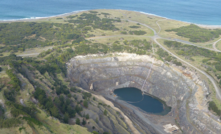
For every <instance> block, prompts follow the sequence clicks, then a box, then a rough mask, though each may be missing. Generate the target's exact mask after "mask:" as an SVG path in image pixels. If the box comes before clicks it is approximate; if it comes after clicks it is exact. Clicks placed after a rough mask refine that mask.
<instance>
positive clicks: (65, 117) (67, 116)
mask: <svg viewBox="0 0 221 134" xmlns="http://www.w3.org/2000/svg"><path fill="white" fill-rule="evenodd" d="M68 120H69V114H68V113H65V114H64V122H65V123H68Z"/></svg>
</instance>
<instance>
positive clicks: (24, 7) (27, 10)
mask: <svg viewBox="0 0 221 134" xmlns="http://www.w3.org/2000/svg"><path fill="white" fill-rule="evenodd" d="M220 7H221V1H220V0H185V1H184V0H1V1H0V20H17V19H27V18H38V17H49V16H55V15H60V14H64V13H69V12H73V11H78V10H91V9H123V10H131V11H140V12H145V13H150V14H155V15H158V16H162V17H166V18H170V19H175V20H180V21H185V22H191V23H196V24H204V25H221V8H220Z"/></svg>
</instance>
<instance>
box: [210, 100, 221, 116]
mask: <svg viewBox="0 0 221 134" xmlns="http://www.w3.org/2000/svg"><path fill="white" fill-rule="evenodd" d="M209 110H212V111H213V112H215V113H216V114H217V115H218V116H220V114H221V110H219V109H218V107H217V106H216V104H215V102H213V101H210V102H209Z"/></svg>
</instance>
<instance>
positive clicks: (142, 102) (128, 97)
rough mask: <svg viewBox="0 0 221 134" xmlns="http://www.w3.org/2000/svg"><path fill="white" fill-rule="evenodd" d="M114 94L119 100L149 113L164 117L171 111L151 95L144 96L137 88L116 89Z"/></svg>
mask: <svg viewBox="0 0 221 134" xmlns="http://www.w3.org/2000/svg"><path fill="white" fill-rule="evenodd" d="M114 93H115V94H116V95H117V96H118V98H119V99H121V100H124V101H126V102H127V103H129V104H132V105H134V106H136V107H138V108H140V109H142V110H143V111H145V112H148V113H154V114H163V115H164V114H167V113H168V112H169V111H170V108H169V107H167V106H166V105H164V104H163V102H162V101H160V100H158V99H156V98H153V97H151V96H149V95H142V92H141V91H140V90H139V89H137V88H130V87H128V88H121V89H116V90H115V91H114Z"/></svg>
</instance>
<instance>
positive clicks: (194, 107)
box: [67, 53, 221, 134]
mask: <svg viewBox="0 0 221 134" xmlns="http://www.w3.org/2000/svg"><path fill="white" fill-rule="evenodd" d="M152 64H153V65H152ZM67 66H68V77H69V79H70V81H71V83H72V84H73V85H75V86H79V87H82V88H83V89H85V90H88V91H91V92H95V93H97V94H100V95H103V96H104V97H105V98H106V99H109V100H111V101H113V102H114V104H115V105H116V106H118V107H119V108H120V109H121V110H122V111H124V112H125V114H127V115H128V117H129V118H130V119H131V120H132V121H133V123H134V125H136V126H139V128H140V129H139V131H140V133H182V132H183V133H188V134H195V133H205V134H210V133H211V134H212V133H219V132H220V130H221V124H220V122H219V119H218V118H217V117H216V116H214V115H212V114H211V113H210V112H209V111H208V108H207V99H206V95H208V94H209V90H208V88H207V86H206V85H205V83H204V82H203V81H201V80H200V79H199V78H198V76H197V74H196V73H195V72H193V71H190V70H189V69H188V68H187V69H178V68H177V67H174V66H169V65H166V64H164V63H163V62H162V61H159V60H156V59H154V58H152V57H150V56H146V55H136V54H128V53H115V54H108V55H87V56H77V57H74V58H72V59H71V60H70V62H69V63H67ZM151 67H152V68H151ZM150 68H151V71H150ZM149 72H150V77H149V78H148V79H147V81H146V82H144V81H145V79H146V77H147V75H148V73H149ZM144 83H145V84H144ZM143 84H144V85H143ZM122 87H136V88H138V89H142V91H143V92H145V93H148V94H150V95H153V96H155V97H158V98H160V99H161V100H163V101H165V103H166V104H167V105H168V106H170V107H171V108H172V109H171V111H170V112H169V113H168V114H167V115H165V116H162V115H153V114H148V113H145V112H143V111H141V110H140V109H137V108H136V107H134V106H132V105H130V104H128V103H126V102H124V101H122V100H118V99H117V98H116V97H115V95H114V94H113V90H114V89H117V88H122ZM142 87H143V88H142ZM171 124H172V125H171Z"/></svg>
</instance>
